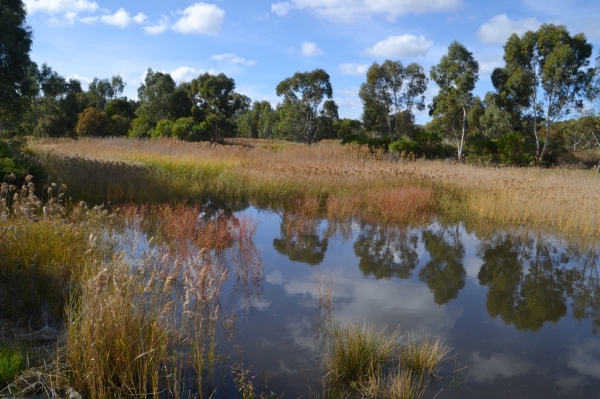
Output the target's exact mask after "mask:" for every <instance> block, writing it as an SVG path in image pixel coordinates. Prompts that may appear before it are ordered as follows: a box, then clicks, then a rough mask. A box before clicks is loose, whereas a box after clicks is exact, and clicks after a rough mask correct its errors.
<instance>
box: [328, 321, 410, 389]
mask: <svg viewBox="0 0 600 399" xmlns="http://www.w3.org/2000/svg"><path fill="white" fill-rule="evenodd" d="M328 329H329V331H327V333H326V334H327V337H328V340H327V342H328V344H327V355H326V359H325V369H326V370H327V375H328V377H329V378H330V379H331V380H332V381H334V382H341V383H347V384H350V385H353V384H362V383H364V382H365V381H367V380H368V378H369V375H372V374H375V375H378V374H380V372H381V371H382V370H383V369H384V368H385V366H386V364H388V363H389V362H390V361H391V360H392V358H393V357H395V356H396V355H397V354H398V352H397V351H398V343H399V342H398V341H399V339H400V333H399V331H398V330H395V331H394V332H392V333H391V334H388V333H387V332H386V329H381V330H375V328H374V327H373V326H369V325H368V324H366V323H358V322H353V323H349V324H347V325H343V326H342V325H340V324H337V323H333V324H332V325H331V326H330V327H329V328H328Z"/></svg>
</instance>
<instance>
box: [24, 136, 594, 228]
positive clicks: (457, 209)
mask: <svg viewBox="0 0 600 399" xmlns="http://www.w3.org/2000/svg"><path fill="white" fill-rule="evenodd" d="M236 143H237V144H239V145H216V144H208V143H183V142H178V141H171V140H156V141H137V140H127V139H102V140H100V139H86V140H79V141H69V140H61V141H47V142H32V143H31V144H30V145H31V147H32V148H34V149H35V150H36V151H37V152H38V153H46V154H54V156H53V158H52V161H56V159H57V158H62V159H64V158H65V157H67V158H71V159H79V161H80V162H82V160H86V161H87V162H92V163H94V165H95V166H96V167H97V166H98V165H99V164H109V163H111V165H113V169H112V170H111V171H110V173H109V175H107V176H96V177H98V178H100V180H102V179H104V180H107V179H112V180H113V182H112V183H106V185H105V186H106V188H107V190H108V191H109V192H110V191H111V190H112V191H113V192H114V191H115V187H120V188H119V189H118V190H116V191H119V190H120V191H122V192H123V194H122V195H119V194H118V193H115V194H114V195H112V196H111V197H110V198H109V199H113V200H117V201H118V200H124V199H135V198H134V197H136V196H138V197H139V196H140V195H142V194H141V193H143V191H144V190H143V186H144V185H149V184H153V183H151V181H152V180H153V179H154V180H156V179H157V178H160V179H159V180H160V183H159V184H163V185H165V182H168V184H166V185H165V187H167V188H165V189H164V190H163V192H164V193H165V195H164V197H165V198H171V199H178V198H182V197H187V198H192V199H194V200H205V199H207V198H216V199H222V200H223V201H234V202H235V201H250V202H252V203H254V204H255V205H257V206H261V207H273V208H278V209H279V208H285V209H287V210H290V209H293V208H298V209H300V210H301V211H304V212H308V213H310V212H312V213H316V212H321V213H323V212H324V213H325V214H326V215H327V216H329V217H330V218H334V219H343V218H349V217H361V218H364V219H373V220H377V221H389V222H407V221H413V222H414V221H419V220H423V219H424V218H425V219H426V218H428V217H429V216H431V215H434V214H437V215H441V216H453V217H456V216H459V217H463V218H474V219H479V220H483V221H486V222H487V223H493V224H494V225H498V226H499V225H503V226H509V225H515V224H516V225H529V226H532V227H538V228H545V229H550V230H552V231H553V232H558V233H564V234H570V235H573V236H578V237H581V236H590V237H595V236H597V235H598V234H599V233H600V202H599V201H598V200H597V199H598V198H599V195H600V185H599V184H597V183H598V178H599V177H598V175H597V174H596V173H592V172H591V171H573V170H556V169H538V168H533V169H526V168H486V167H479V166H474V165H460V164H449V163H446V162H443V161H423V160H418V161H414V162H408V161H400V162H390V161H387V160H386V159H385V157H381V156H372V155H369V153H368V152H366V151H365V150H364V149H361V148H358V147H354V146H340V145H338V144H337V143H334V142H324V143H321V144H318V145H314V146H305V145H297V144H294V145H291V144H290V145H282V144H279V145H278V147H277V149H276V150H273V149H271V148H270V147H269V146H268V142H265V141H264V140H263V141H261V140H259V141H254V140H242V141H240V140H237V141H236ZM51 163H52V162H50V161H48V162H46V164H47V166H48V167H49V168H50V169H52V164H51ZM55 164H56V165H59V162H55ZM81 165H83V163H81ZM114 165H123V166H122V168H123V173H122V176H119V172H118V170H119V168H121V167H116V166H114ZM59 166H60V165H59ZM63 166H66V165H63ZM135 168H142V169H145V170H146V172H141V171H138V172H137V174H136V173H133V172H132V173H131V175H130V176H131V178H127V181H128V183H127V184H124V183H123V182H122V181H121V180H122V179H123V178H126V177H127V176H128V175H129V173H130V172H129V171H130V170H133V169H135ZM66 169H67V168H66V167H63V168H62V169H59V168H55V169H54V170H51V173H57V174H59V175H60V176H69V177H68V179H69V180H70V181H85V180H87V179H88V177H87V176H88V174H89V173H93V172H90V171H82V173H81V177H79V178H77V174H78V172H79V171H78V170H77V169H76V168H70V169H71V170H66ZM90 169H91V168H90ZM147 170H150V171H153V173H154V175H153V176H149V175H148V174H147V173H148V172H147ZM108 172H109V171H108V170H107V173H108ZM144 173H145V174H144ZM140 175H144V178H140ZM119 179H121V180H119ZM117 180H119V182H117ZM137 180H140V181H141V185H140V187H139V189H138V190H137V191H136V190H131V192H135V194H131V193H130V194H129V196H128V195H127V194H126V192H128V191H127V190H128V189H127V188H128V187H133V186H135V185H136V184H137V183H136V181H137ZM105 186H102V187H105ZM105 191H106V190H105Z"/></svg>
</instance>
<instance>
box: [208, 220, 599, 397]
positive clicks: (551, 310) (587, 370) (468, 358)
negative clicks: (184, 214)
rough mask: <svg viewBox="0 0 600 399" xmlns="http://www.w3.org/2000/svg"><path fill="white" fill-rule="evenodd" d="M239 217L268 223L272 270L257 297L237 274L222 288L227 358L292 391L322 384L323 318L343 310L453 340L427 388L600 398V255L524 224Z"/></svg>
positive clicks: (465, 393) (260, 231)
mask: <svg viewBox="0 0 600 399" xmlns="http://www.w3.org/2000/svg"><path fill="white" fill-rule="evenodd" d="M240 214H242V215H249V216H250V217H252V218H253V219H254V220H255V221H257V222H258V228H257V231H256V235H255V244H256V246H257V248H258V249H259V251H260V254H261V259H262V263H263V265H264V276H263V281H262V286H261V287H260V289H259V290H258V291H255V292H253V293H252V295H251V296H250V297H248V295H244V294H239V293H236V292H233V293H232V291H235V290H233V283H232V282H231V283H229V293H227V294H224V296H223V298H222V301H223V304H224V308H225V310H226V311H227V312H228V314H230V315H232V314H235V318H234V320H235V327H234V329H233V332H234V334H233V338H230V340H225V338H222V342H221V344H220V345H219V348H220V350H221V351H222V352H225V353H226V354H227V355H228V356H229V358H228V360H226V361H225V363H226V366H224V367H225V368H226V367H227V365H231V364H233V363H234V362H235V361H243V363H244V365H245V366H250V365H251V373H252V374H255V375H257V376H258V377H257V380H260V375H261V373H265V375H266V376H267V378H268V388H269V390H272V391H274V392H276V393H284V396H285V397H287V398H297V397H300V396H304V397H306V396H307V395H308V394H310V392H311V391H313V392H315V393H321V389H322V388H321V377H322V375H323V370H322V367H321V358H320V346H319V345H318V340H317V338H318V331H319V329H318V323H319V321H322V320H323V317H331V318H333V319H336V320H340V321H351V320H360V321H362V320H366V321H367V322H369V323H374V324H376V325H388V326H390V327H392V328H395V327H396V326H398V325H399V326H400V327H401V329H402V330H403V331H408V332H414V333H415V334H417V335H421V334H431V335H434V336H440V337H441V338H442V339H444V340H445V342H446V344H448V345H449V346H451V347H452V348H453V351H452V354H453V355H454V358H453V359H452V360H451V361H449V362H447V363H446V365H445V366H444V367H443V368H442V369H441V371H440V375H441V377H442V381H440V382H438V383H436V384H435V385H434V386H432V387H431V388H430V389H429V391H428V397H434V396H435V397H437V398H449V397H460V398H481V397H485V398H551V397H561V398H584V397H585V398H598V397H600V341H599V340H598V338H597V336H596V330H597V328H598V327H599V326H600V282H599V276H598V270H597V266H598V262H597V261H598V258H599V256H598V254H599V252H598V251H596V250H593V249H592V250H590V249H589V248H584V249H582V248H578V247H577V246H576V245H570V244H568V243H564V242H561V241H560V240H558V239H555V238H553V237H550V236H544V235H541V234H539V233H535V232H530V231H525V230H523V229H520V230H515V231H512V232H495V233H490V234H488V235H487V236H485V235H484V234H483V233H479V235H478V233H476V232H474V231H467V230H466V229H465V227H464V225H462V224H458V225H446V226H444V225H441V224H432V225H429V226H424V227H418V228H404V227H403V228H400V227H387V228H386V227H382V226H376V225H366V224H365V225H360V224H347V225H338V226H331V225H330V224H328V223H327V222H326V221H323V220H317V221H309V222H308V223H305V224H304V225H303V226H302V228H300V229H299V230H300V232H298V229H294V228H293V226H294V223H293V220H291V219H290V218H289V217H288V216H286V217H285V218H282V216H281V215H278V214H276V213H272V212H264V211H257V210H256V209H253V208H249V209H246V210H245V211H242V212H240V213H238V215H240ZM290 220H291V221H290ZM226 291H227V290H226ZM328 293H330V294H331V296H332V299H333V304H332V310H331V312H330V313H328V312H327V309H323V304H324V302H323V300H322V299H323V297H324V296H326V294H328ZM320 298H321V300H319V299H320ZM325 307H326V306H325ZM463 368H464V369H463ZM458 369H462V371H460V372H458V373H455V371H456V370H458ZM255 385H259V386H260V385H261V384H260V383H259V381H257V382H256V384H255ZM228 389H229V390H230V389H231V387H230V388H228ZM230 393H231V392H230ZM436 395H437V396H436Z"/></svg>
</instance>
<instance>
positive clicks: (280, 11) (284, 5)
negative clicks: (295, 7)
mask: <svg viewBox="0 0 600 399" xmlns="http://www.w3.org/2000/svg"><path fill="white" fill-rule="evenodd" d="M291 9H292V5H291V4H290V3H289V2H288V1H284V2H281V1H280V2H277V3H275V4H271V12H272V13H273V14H275V15H279V16H280V17H283V16H284V15H287V14H288V13H289V12H290V10H291Z"/></svg>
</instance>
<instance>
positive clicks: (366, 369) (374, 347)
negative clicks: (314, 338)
mask: <svg viewBox="0 0 600 399" xmlns="http://www.w3.org/2000/svg"><path fill="white" fill-rule="evenodd" d="M325 339H326V347H325V357H324V359H323V364H324V367H325V370H326V371H327V375H326V379H327V383H328V386H329V387H333V388H334V391H335V392H338V391H340V390H341V391H342V392H351V391H357V392H358V393H360V394H361V395H362V396H365V397H370V398H392V399H405V398H406V399H418V398H421V397H422V396H423V395H424V394H425V391H426V389H427V386H428V383H429V382H430V381H431V377H434V376H436V372H437V370H438V367H439V366H440V365H441V364H442V363H443V362H444V361H445V360H448V353H449V351H450V348H449V347H447V346H445V345H444V344H443V342H442V341H441V340H440V339H439V338H435V339H434V338H431V337H430V336H426V337H425V338H423V339H415V338H414V334H413V335H412V338H411V339H409V340H407V341H406V342H404V343H401V336H400V333H399V330H398V329H396V330H394V331H392V332H388V331H386V328H382V329H379V330H377V329H375V327H373V326H371V325H368V324H366V323H365V322H363V323H358V322H351V323H348V324H345V325H341V324H339V323H335V322H333V323H331V324H330V325H329V326H328V327H327V329H326V333H325Z"/></svg>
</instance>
